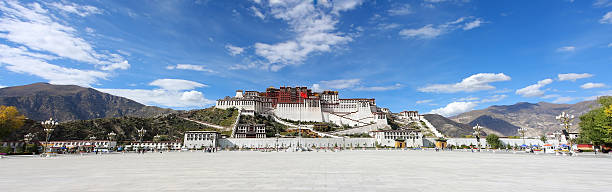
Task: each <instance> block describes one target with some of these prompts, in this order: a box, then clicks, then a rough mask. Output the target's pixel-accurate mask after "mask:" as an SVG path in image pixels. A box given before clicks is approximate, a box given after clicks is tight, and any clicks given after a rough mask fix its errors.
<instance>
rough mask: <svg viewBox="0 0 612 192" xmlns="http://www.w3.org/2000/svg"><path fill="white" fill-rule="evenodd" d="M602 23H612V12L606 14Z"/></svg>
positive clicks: (601, 20)
mask: <svg viewBox="0 0 612 192" xmlns="http://www.w3.org/2000/svg"><path fill="white" fill-rule="evenodd" d="M599 22H600V23H603V24H606V23H612V11H610V12H608V13H606V14H605V15H604V16H603V17H602V18H601V19H600V20H599Z"/></svg>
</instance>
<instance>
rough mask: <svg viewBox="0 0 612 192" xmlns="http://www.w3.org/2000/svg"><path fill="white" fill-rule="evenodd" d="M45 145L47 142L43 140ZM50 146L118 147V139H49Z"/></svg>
mask: <svg viewBox="0 0 612 192" xmlns="http://www.w3.org/2000/svg"><path fill="white" fill-rule="evenodd" d="M41 144H42V145H45V142H41ZM47 146H48V147H49V148H66V149H72V148H92V147H93V148H107V149H108V148H115V147H117V142H116V141H109V140H68V141H49V144H48V145H47Z"/></svg>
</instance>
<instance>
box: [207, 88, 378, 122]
mask: <svg viewBox="0 0 612 192" xmlns="http://www.w3.org/2000/svg"><path fill="white" fill-rule="evenodd" d="M215 107H216V108H220V109H228V108H232V107H234V108H237V109H239V110H242V114H246V115H254V114H262V115H274V116H277V117H279V118H281V119H288V120H292V121H312V122H332V123H335V124H337V125H349V126H354V127H357V126H370V125H375V126H376V127H378V128H387V127H388V125H387V116H386V113H385V111H387V110H385V111H383V109H381V108H379V107H377V106H376V101H375V100H374V99H340V98H339V97H338V92H337V91H323V92H320V93H318V92H312V91H311V90H310V89H307V88H306V87H280V88H278V89H277V88H274V87H270V88H268V89H266V92H257V91H246V92H245V91H242V90H237V91H236V94H235V96H234V97H225V98H224V99H219V100H217V101H216V105H215Z"/></svg>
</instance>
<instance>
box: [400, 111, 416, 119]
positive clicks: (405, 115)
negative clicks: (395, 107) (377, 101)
mask: <svg viewBox="0 0 612 192" xmlns="http://www.w3.org/2000/svg"><path fill="white" fill-rule="evenodd" d="M399 119H403V120H409V121H420V120H421V117H420V116H419V112H418V111H402V112H400V114H399Z"/></svg>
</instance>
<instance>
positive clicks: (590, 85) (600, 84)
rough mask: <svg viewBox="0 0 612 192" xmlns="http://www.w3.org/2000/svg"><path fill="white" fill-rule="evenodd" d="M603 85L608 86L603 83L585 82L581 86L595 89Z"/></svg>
mask: <svg viewBox="0 0 612 192" xmlns="http://www.w3.org/2000/svg"><path fill="white" fill-rule="evenodd" d="M601 87H606V84H603V83H585V84H583V85H582V86H580V88H583V89H593V88H601Z"/></svg>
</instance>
